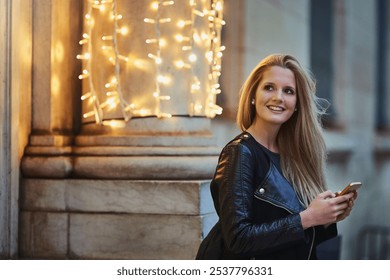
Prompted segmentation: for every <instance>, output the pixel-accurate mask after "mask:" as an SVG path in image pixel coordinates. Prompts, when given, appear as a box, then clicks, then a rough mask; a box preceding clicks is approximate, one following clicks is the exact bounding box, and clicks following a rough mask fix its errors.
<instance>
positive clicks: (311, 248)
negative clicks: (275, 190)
mask: <svg viewBox="0 0 390 280" xmlns="http://www.w3.org/2000/svg"><path fill="white" fill-rule="evenodd" d="M255 197H256V198H257V199H260V200H261V201H264V202H266V203H269V204H271V205H273V206H276V207H278V208H281V209H284V210H286V211H287V212H288V213H290V214H294V213H293V212H291V211H290V210H289V209H287V208H285V207H283V206H280V205H278V204H275V203H273V202H270V201H268V200H265V199H263V198H261V197H259V196H258V195H256V194H255ZM312 228H313V238H312V241H311V245H310V251H309V255H308V256H307V259H308V260H310V256H311V252H312V251H313V245H314V238H315V236H316V229H315V228H314V227H312Z"/></svg>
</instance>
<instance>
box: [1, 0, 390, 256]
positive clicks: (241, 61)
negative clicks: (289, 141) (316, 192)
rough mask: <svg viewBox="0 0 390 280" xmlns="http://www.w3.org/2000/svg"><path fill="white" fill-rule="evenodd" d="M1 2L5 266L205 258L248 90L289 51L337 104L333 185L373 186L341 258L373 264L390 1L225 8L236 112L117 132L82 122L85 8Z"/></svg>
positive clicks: (331, 122)
mask: <svg viewBox="0 0 390 280" xmlns="http://www.w3.org/2000/svg"><path fill="white" fill-rule="evenodd" d="M145 2H146V1H145ZM128 3H129V5H134V8H136V7H138V8H139V6H136V5H139V4H136V3H139V1H128ZM0 8H1V9H0V13H1V14H0V34H1V37H0V43H1V46H2V48H0V61H2V63H1V64H0V77H1V83H0V92H1V95H0V96H1V102H0V114H1V115H0V116H1V117H0V129H1V134H0V146H1V149H0V175H1V177H0V217H1V219H0V257H1V258H3V259H7V258H22V259H30V258H38V259H42V258H43V259H192V258H193V257H194V255H195V253H196V250H197V247H198V245H199V243H200V240H201V238H202V237H203V236H204V234H205V233H206V232H207V231H208V230H209V229H210V226H211V225H212V224H213V223H214V222H215V220H216V216H215V214H214V211H213V206H212V202H211V200H210V194H209V190H208V183H209V180H210V178H211V176H212V174H213V171H214V168H215V164H216V161H217V157H218V154H219V151H220V150H221V147H222V146H223V145H224V144H225V143H226V142H227V141H228V140H229V139H230V138H231V137H233V136H234V135H235V134H237V133H238V130H237V128H236V126H235V124H234V117H235V112H236V109H237V104H238V91H239V88H240V86H241V84H242V82H243V81H244V79H245V78H246V76H247V75H248V74H249V72H250V71H251V69H252V68H253V67H254V66H255V65H256V64H257V62H258V61H259V60H260V59H261V58H262V57H264V56H265V55H267V54H269V53H275V52H287V53H291V54H293V55H295V56H296V57H298V59H299V60H300V61H301V62H302V63H303V64H304V66H305V67H308V68H310V69H312V71H313V72H314V75H315V76H316V78H317V81H318V90H319V94H320V95H321V96H322V97H324V98H327V99H328V100H329V101H330V103H331V104H332V107H331V109H330V113H329V118H327V119H326V121H325V124H326V127H327V129H326V135H325V136H326V142H327V146H328V149H329V163H328V169H327V177H328V184H329V188H330V189H332V190H334V191H337V190H339V189H340V188H342V187H343V186H344V185H346V184H347V183H349V182H350V181H358V180H359V181H362V182H363V184H364V188H363V189H362V190H361V191H360V192H359V200H358V201H357V205H356V207H355V210H354V212H353V213H352V215H351V216H350V218H349V219H348V220H346V221H343V222H342V223H340V224H339V233H340V236H341V243H340V248H339V249H340V252H341V254H340V257H341V258H343V259H356V258H369V256H368V255H362V254H363V253H362V251H361V250H360V249H361V243H362V242H361V240H362V239H361V236H360V234H361V232H362V231H363V230H365V229H367V228H368V227H369V228H379V227H380V228H383V229H387V228H388V227H390V220H389V219H388V217H387V216H386V215H384V213H386V212H387V210H388V208H389V203H388V201H389V199H390V189H389V184H388V182H389V181H390V170H389V168H390V134H389V133H388V131H389V127H390V110H389V109H388V108H389V102H390V87H389V79H388V77H389V66H390V55H389V51H390V47H389V44H390V42H389V40H390V34H389V33H390V27H389V25H390V23H389V20H388V19H387V18H388V17H389V16H388V15H389V13H390V3H389V1H388V0H372V1H365V0H333V1H325V0H322V1H318V0H315V1H314V0H312V1H310V0H297V1H288V0H281V1H272V0H240V1H236V0H225V9H224V18H225V21H226V26H225V27H224V29H223V34H222V36H223V38H222V39H223V42H224V45H226V51H225V52H224V56H223V62H222V63H223V64H222V76H221V79H220V81H221V89H222V93H221V94H220V95H219V96H218V104H220V105H221V106H222V107H223V108H224V112H223V114H222V115H221V116H218V117H216V118H215V119H208V118H202V117H197V118H194V117H188V116H177V117H173V118H170V119H156V118H150V117H149V118H137V119H133V120H130V121H129V122H128V124H127V126H126V127H125V128H117V129H115V128H107V127H104V128H102V127H100V126H97V125H85V124H83V123H82V121H81V111H82V108H81V101H80V96H81V94H82V85H81V83H80V81H79V80H78V79H77V76H78V75H79V73H80V69H81V63H80V61H77V60H76V59H75V56H76V54H78V53H80V46H79V45H78V41H79V39H80V36H81V34H82V25H83V24H82V17H83V2H82V1H79V0H69V1H59V0H28V1H25V0H12V1H11V0H1V1H0ZM3 46H4V47H3ZM373 206H374V207H373ZM388 246H389V245H388ZM389 251H390V250H389ZM382 257H383V256H382ZM383 258H390V256H389V255H387V256H384V257H383Z"/></svg>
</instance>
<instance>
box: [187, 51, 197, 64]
mask: <svg viewBox="0 0 390 280" xmlns="http://www.w3.org/2000/svg"><path fill="white" fill-rule="evenodd" d="M188 59H189V61H191V62H195V61H196V60H197V59H198V58H197V57H196V55H195V54H194V53H192V54H190V55H189V56H188Z"/></svg>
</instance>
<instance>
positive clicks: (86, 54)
mask: <svg viewBox="0 0 390 280" xmlns="http://www.w3.org/2000/svg"><path fill="white" fill-rule="evenodd" d="M76 58H77V59H90V58H91V55H90V54H89V53H85V54H78V55H77V56H76Z"/></svg>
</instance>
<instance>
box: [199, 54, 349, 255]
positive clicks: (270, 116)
mask: <svg viewBox="0 0 390 280" xmlns="http://www.w3.org/2000/svg"><path fill="white" fill-rule="evenodd" d="M321 113H322V112H320V111H319V109H318V107H317V104H316V97H315V81H314V80H313V78H312V77H311V76H310V75H309V74H308V73H307V72H305V71H304V69H303V68H302V67H301V66H300V64H299V62H298V61H297V60H296V59H295V58H294V57H293V56H291V55H270V56H268V57H266V58H265V59H264V60H262V61H261V62H260V63H259V64H258V65H257V66H256V67H255V69H254V70H253V71H252V73H251V74H250V75H249V77H248V79H247V80H246V82H245V83H244V85H243V87H242V89H241V97H240V103H239V108H238V114H237V123H238V125H239V127H240V128H241V130H242V131H243V132H242V133H241V134H240V135H238V136H237V137H236V138H235V139H233V140H232V141H231V142H229V143H228V144H227V145H226V146H225V147H224V149H223V150H222V152H221V155H220V157H219V161H218V166H217V168H216V171H215V175H214V178H213V180H212V182H211V186H210V187H211V193H212V197H213V200H214V206H215V209H216V212H217V214H218V216H219V221H218V222H217V224H216V225H215V226H214V227H213V229H212V230H211V231H210V233H209V234H208V236H207V237H206V238H205V239H204V240H203V242H202V244H201V246H200V248H199V251H198V254H197V257H196V258H197V259H220V258H222V259H316V252H315V251H316V250H315V248H316V246H317V244H319V243H320V242H322V241H325V240H327V239H330V238H332V237H335V236H336V235H337V229H336V224H335V223H336V222H339V221H341V220H343V219H345V218H346V217H347V216H348V215H349V214H350V212H351V210H352V207H353V202H354V200H355V199H356V195H357V194H356V192H355V193H349V194H346V195H343V196H337V197H336V195H335V194H334V193H333V192H331V191H329V190H326V187H325V176H324V166H325V160H326V149H325V144H324V140H323V137H322V130H321V125H320V122H319V116H320V114H321Z"/></svg>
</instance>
